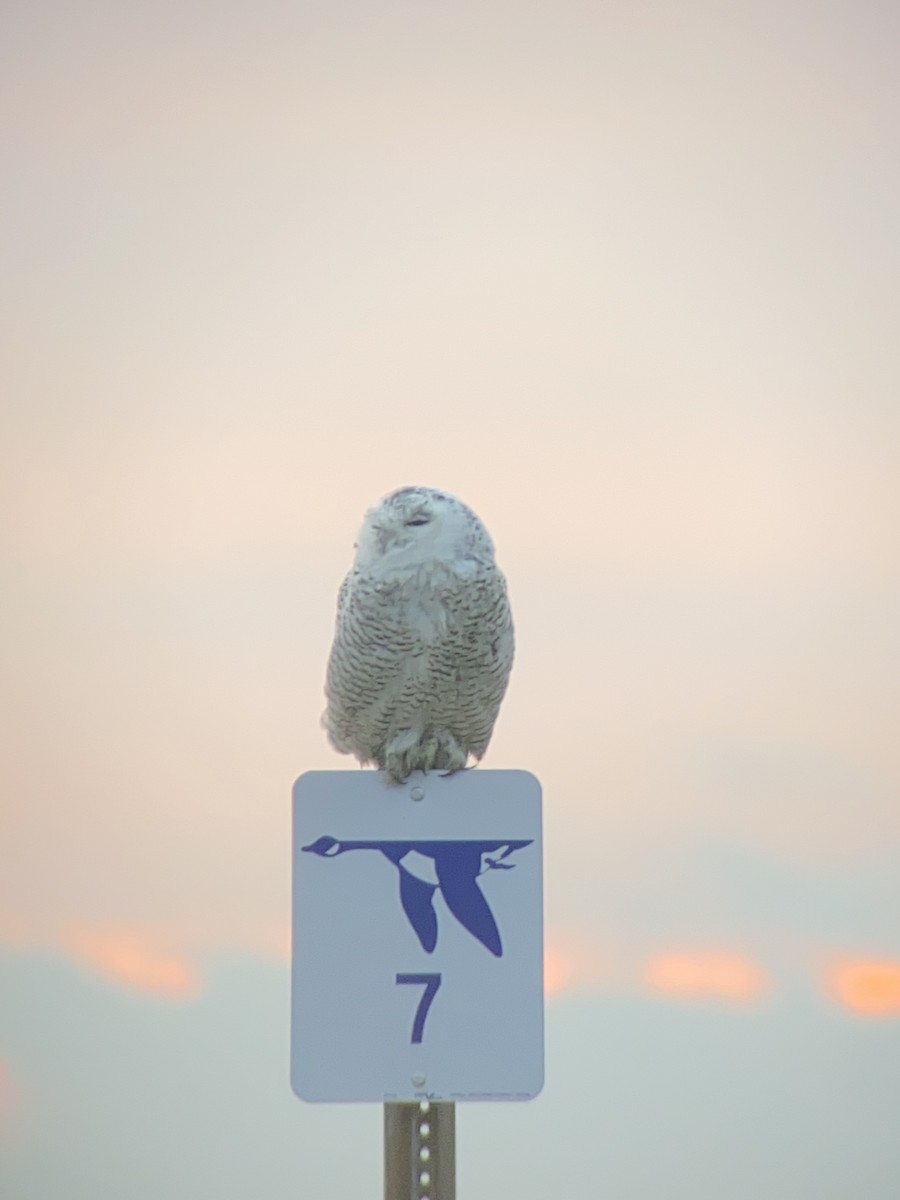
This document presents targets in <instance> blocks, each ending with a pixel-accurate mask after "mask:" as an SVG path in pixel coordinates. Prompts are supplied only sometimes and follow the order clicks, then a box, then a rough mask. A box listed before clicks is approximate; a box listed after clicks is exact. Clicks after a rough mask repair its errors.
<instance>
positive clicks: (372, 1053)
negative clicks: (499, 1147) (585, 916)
mask: <svg viewBox="0 0 900 1200" xmlns="http://www.w3.org/2000/svg"><path fill="white" fill-rule="evenodd" d="M541 850H542V847H541V788H540V784H539V783H538V781H537V779H535V777H534V776H533V775H530V774H528V772H526V771H484V770H481V768H475V769H473V770H470V771H461V772H459V773H458V774H455V775H449V776H442V775H439V774H436V773H430V774H428V775H424V774H422V773H421V772H416V773H415V774H414V775H412V776H411V777H410V779H409V780H408V781H407V782H406V783H405V784H400V785H397V784H390V783H387V782H385V780H384V778H383V777H382V775H381V774H380V773H379V772H377V771H310V772H308V773H307V774H305V775H301V776H300V778H299V779H298V780H297V782H296V784H295V785H294V899H293V989H292V990H293V995H292V1013H291V1084H292V1086H293V1089H294V1091H295V1092H296V1093H297V1095H298V1096H300V1097H301V1099H303V1100H312V1101H328V1100H369V1101H378V1102H383V1101H402V1100H426V1099H427V1100H445V1101H460V1100H530V1099H531V1098H532V1097H533V1096H535V1095H537V1093H538V1092H539V1091H540V1090H541V1087H542V1086H543V1080H544V995H543V897H542V855H541Z"/></svg>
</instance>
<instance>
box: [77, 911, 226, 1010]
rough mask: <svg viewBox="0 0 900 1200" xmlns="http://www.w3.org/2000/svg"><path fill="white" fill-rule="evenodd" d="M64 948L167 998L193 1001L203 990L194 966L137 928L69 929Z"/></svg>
mask: <svg viewBox="0 0 900 1200" xmlns="http://www.w3.org/2000/svg"><path fill="white" fill-rule="evenodd" d="M64 944H65V947H66V949H67V950H68V951H69V953H70V954H71V955H72V957H73V958H75V959H76V961H77V962H80V963H81V964H83V965H84V966H86V967H89V968H91V969H92V970H94V971H99V972H100V973H101V974H103V975H107V976H109V977H110V978H112V979H115V980H116V981H117V982H119V983H123V984H125V986H126V987H129V988H132V989H133V990H135V991H139V992H148V993H150V994H151V995H154V996H163V997H165V998H167V999H169V1000H193V999H196V997H197V996H199V995H200V993H201V992H202V990H203V983H202V980H201V978H200V975H199V973H198V971H197V970H196V968H195V967H194V966H193V965H192V964H191V963H190V962H189V961H188V960H187V959H186V958H184V957H182V956H179V955H177V954H173V953H172V952H171V951H170V950H167V949H166V948H165V947H164V946H162V945H161V944H160V943H159V941H157V940H155V939H154V938H153V937H152V936H151V935H149V934H147V933H144V932H142V931H139V930H116V931H102V930H95V929H87V928H80V929H75V930H70V931H69V933H68V935H67V936H66V937H65V939H64Z"/></svg>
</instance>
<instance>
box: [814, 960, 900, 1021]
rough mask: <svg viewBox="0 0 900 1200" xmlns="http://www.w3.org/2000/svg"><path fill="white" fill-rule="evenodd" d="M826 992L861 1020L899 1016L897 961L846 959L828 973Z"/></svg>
mask: <svg viewBox="0 0 900 1200" xmlns="http://www.w3.org/2000/svg"><path fill="white" fill-rule="evenodd" d="M827 984H828V991H829V992H830V994H831V995H832V996H833V997H834V998H835V999H836V1000H837V1001H838V1003H839V1004H842V1005H843V1006H844V1007H845V1008H849V1009H850V1011H851V1012H853V1013H857V1014H858V1015H859V1016H863V1017H900V962H896V961H895V962H890V961H887V960H881V961H879V960H867V959H847V960H844V961H842V962H838V963H835V964H834V965H833V967H832V968H831V970H830V972H829V973H828V980H827Z"/></svg>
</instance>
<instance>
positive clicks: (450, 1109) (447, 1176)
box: [384, 1100, 456, 1200]
mask: <svg viewBox="0 0 900 1200" xmlns="http://www.w3.org/2000/svg"><path fill="white" fill-rule="evenodd" d="M384 1200H456V1105H455V1104H447V1103H443V1102H442V1103H440V1104H430V1103H429V1102H428V1101H427V1100H425V1101H422V1103H421V1104H416V1103H413V1104H385V1106H384Z"/></svg>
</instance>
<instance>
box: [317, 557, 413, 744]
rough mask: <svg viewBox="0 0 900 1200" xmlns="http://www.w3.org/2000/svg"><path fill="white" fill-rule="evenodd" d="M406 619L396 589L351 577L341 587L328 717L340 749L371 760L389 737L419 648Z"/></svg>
mask: <svg viewBox="0 0 900 1200" xmlns="http://www.w3.org/2000/svg"><path fill="white" fill-rule="evenodd" d="M402 618H403V613H402V607H401V603H400V599H399V595H398V588H397V586H396V585H395V584H393V583H390V582H388V583H383V582H379V581H374V580H372V579H370V578H368V577H366V576H361V575H360V574H359V573H357V572H351V573H350V574H349V575H348V576H347V578H346V579H345V580H344V582H343V584H342V585H341V590H340V592H339V593H338V614H337V623H336V626H335V634H334V643H333V645H332V647H331V655H330V657H329V660H328V672H327V677H326V685H325V692H326V695H327V698H328V708H327V709H326V711H325V716H324V718H323V721H324V725H325V728H326V729H327V731H328V734H329V737H330V738H331V741H332V743H333V744H334V746H335V748H336V749H337V750H341V751H343V752H344V753H354V754H357V756H359V757H361V758H365V759H368V758H371V757H372V756H373V753H374V751H375V749H376V748H377V747H378V746H379V745H380V744H381V742H382V741H383V740H384V738H385V737H386V736H387V731H388V714H389V712H390V711H391V710H392V709H393V707H394V706H395V703H396V700H397V698H398V696H399V695H400V694H401V693H402V690H403V686H404V675H405V674H406V673H407V667H408V663H409V658H410V655H411V654H412V651H413V648H414V647H413V636H412V634H411V632H410V630H409V628H408V626H405V625H404V621H403V619H402Z"/></svg>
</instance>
